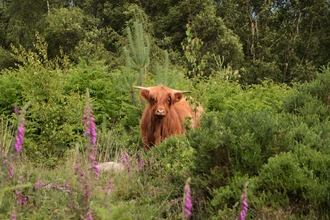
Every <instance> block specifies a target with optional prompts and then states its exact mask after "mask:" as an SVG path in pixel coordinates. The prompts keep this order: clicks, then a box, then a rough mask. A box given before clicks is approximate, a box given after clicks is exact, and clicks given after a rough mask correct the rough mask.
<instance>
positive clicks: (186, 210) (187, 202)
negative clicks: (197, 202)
mask: <svg viewBox="0 0 330 220" xmlns="http://www.w3.org/2000/svg"><path fill="white" fill-rule="evenodd" d="M184 192H185V201H184V202H185V203H184V213H185V215H186V216H187V217H189V216H190V215H191V209H192V202H191V195H190V187H189V185H188V184H186V185H185V187H184Z"/></svg>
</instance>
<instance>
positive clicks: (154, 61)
mask: <svg viewBox="0 0 330 220" xmlns="http://www.w3.org/2000/svg"><path fill="white" fill-rule="evenodd" d="M329 7H330V2H329V1H324V0H323V1H321V0H309V1H299V0H296V1H275V0H274V1H270V0H269V1H254V0H250V1H249V0H244V1H243V0H228V1H212V0H204V1H198V0H182V1H181V0H179V1H171V0H162V1H160V0H153V1H148V0H143V1H139V0H136V1H125V0H121V1H115V0H113V1H106V0H99V1H98V0H95V1H92V0H86V1H83V0H82V1H60V0H49V1H32V0H24V1H19V0H8V1H6V0H0V116H1V118H0V119H1V124H0V149H1V151H0V152H1V154H0V156H1V158H2V160H3V161H5V160H6V159H8V158H10V157H11V156H10V155H13V154H14V153H13V143H14V139H15V134H16V129H17V119H18V116H17V115H16V114H14V112H13V109H14V107H15V106H17V107H18V108H19V109H22V108H23V106H24V105H25V104H26V103H29V107H28V108H27V110H26V115H25V117H26V126H25V137H24V144H23V154H22V155H21V156H20V157H19V158H17V160H15V167H16V169H15V170H16V171H15V175H14V178H10V179H8V177H7V176H8V175H7V173H8V166H6V165H5V163H3V165H2V166H0V168H1V173H2V174H1V175H2V178H1V182H0V184H1V185H0V186H1V187H2V190H1V191H0V217H2V218H3V219H9V218H12V219H13V217H12V216H13V213H15V214H16V215H17V217H18V218H19V219H36V218H39V219H67V218H72V219H77V218H81V219H83V218H86V213H92V215H93V217H94V219H166V218H167V219H178V218H185V216H184V215H183V214H182V199H183V198H182V195H183V186H184V184H185V182H186V180H187V179H188V178H191V182H190V187H191V192H192V201H193V210H192V213H193V214H192V216H191V217H190V218H192V219H235V217H236V216H238V211H239V202H240V196H241V194H242V191H243V187H244V185H245V184H246V183H248V187H247V193H248V196H247V202H248V204H249V209H248V213H247V219H329V215H330V213H329V207H330V168H329V167H330V157H329V155H330V148H329V147H330V123H329V116H330V108H329V102H330V66H329V61H330V50H329V49H328V48H330V37H329V36H330V35H329V34H330V28H329V24H330V13H329V12H330V8H329ZM156 84H163V85H166V86H169V87H171V88H175V89H179V90H190V91H191V93H190V96H191V98H192V99H191V102H197V103H199V104H202V105H203V107H204V108H205V111H206V113H205V114H204V116H203V119H202V124H201V129H197V130H190V129H189V128H187V132H186V134H184V135H181V136H176V137H172V138H168V139H166V140H165V141H164V142H163V143H162V144H160V145H159V146H157V147H156V148H154V149H153V150H151V151H149V152H144V150H143V146H142V143H141V139H140V135H139V132H140V131H139V120H140V118H141V114H142V112H143V109H144V107H145V103H144V102H143V100H141V99H140V97H139V95H138V92H137V91H135V90H133V88H132V86H134V85H138V86H153V85H156ZM87 89H88V91H89V94H90V99H89V98H87V100H89V101H90V104H91V105H92V107H93V110H94V113H93V114H94V116H95V118H96V125H97V134H98V137H97V138H98V139H97V150H98V151H97V152H98V155H97V161H98V162H100V163H101V162H106V161H116V162H120V161H121V159H120V158H121V155H123V154H125V153H127V154H128V155H129V156H130V158H131V160H130V165H131V166H132V168H133V169H132V170H134V168H135V167H136V169H137V170H138V165H137V164H138V161H141V160H142V161H143V163H144V166H143V169H142V171H139V172H124V173H119V174H118V173H111V172H110V173H104V174H102V175H101V177H100V180H99V181H98V182H95V181H93V180H92V179H89V181H88V182H84V183H83V184H84V186H86V188H88V189H93V190H92V191H93V193H92V194H91V195H89V197H88V200H86V199H84V198H85V197H84V195H83V193H82V191H80V190H79V184H82V183H81V182H79V181H80V179H79V177H77V175H75V173H74V169H73V167H74V165H75V164H76V163H77V161H80V160H82V161H84V160H85V161H87V159H86V152H85V151H84V150H85V149H86V147H85V146H86V145H88V144H87V142H86V140H85V138H84V137H83V135H82V134H83V133H84V127H83V123H82V118H83V115H84V105H85V102H86V90H87ZM87 96H88V95H87ZM88 97H89V96H88ZM89 101H88V102H89ZM84 158H85V159H84ZM127 164H128V163H127ZM127 164H126V165H127ZM86 172H88V171H86ZM22 177H24V178H22ZM109 180H111V183H112V184H113V186H114V188H113V189H112V191H111V193H110V194H109V193H104V192H103V190H102V187H103V185H104V184H109ZM41 181H42V182H44V183H47V184H45V186H46V185H47V186H49V184H53V185H52V186H56V187H51V189H49V188H46V187H44V188H41V189H38V190H36V188H34V187H33V186H32V185H34V184H35V183H37V182H41ZM66 183H69V184H70V186H72V188H76V191H74V193H72V194H68V193H67V192H65V191H64V190H62V188H60V187H59V186H64V185H66ZM24 184H26V185H24ZM29 184H30V185H29ZM91 186H93V187H91ZM15 187H16V188H15ZM13 189H19V190H20V195H22V196H23V197H24V198H28V200H27V201H28V202H27V204H24V205H22V204H17V202H16V201H17V198H18V194H17V193H16V191H15V193H14V190H13ZM4 195H5V196H4ZM86 201H87V202H86ZM72 202H73V203H74V204H76V205H74V206H72Z"/></svg>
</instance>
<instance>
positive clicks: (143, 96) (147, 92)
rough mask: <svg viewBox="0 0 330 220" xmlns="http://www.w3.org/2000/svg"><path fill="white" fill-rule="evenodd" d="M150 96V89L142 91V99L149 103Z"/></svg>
mask: <svg viewBox="0 0 330 220" xmlns="http://www.w3.org/2000/svg"><path fill="white" fill-rule="evenodd" d="M149 94H150V91H149V90H148V89H141V90H140V95H141V97H142V98H144V99H145V100H146V101H149Z"/></svg>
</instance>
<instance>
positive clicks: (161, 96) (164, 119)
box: [135, 86, 204, 150]
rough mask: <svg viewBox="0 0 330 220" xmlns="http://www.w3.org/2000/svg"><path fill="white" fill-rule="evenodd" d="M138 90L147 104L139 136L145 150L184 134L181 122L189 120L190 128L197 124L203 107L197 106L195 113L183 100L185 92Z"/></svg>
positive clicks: (160, 89)
mask: <svg viewBox="0 0 330 220" xmlns="http://www.w3.org/2000/svg"><path fill="white" fill-rule="evenodd" d="M135 88H139V89H141V90H140V95H141V97H142V98H143V99H145V100H146V101H147V102H148V106H147V107H146V109H145V111H144V113H143V115H142V119H141V126H140V127H141V135H142V139H143V143H144V147H145V149H146V150H149V149H150V148H151V147H152V146H155V145H157V144H159V143H160V142H162V141H163V140H164V139H165V138H167V137H169V136H172V135H175V134H182V133H183V132H184V126H183V121H184V119H185V118H186V117H190V118H191V127H193V128H196V127H197V126H198V124H199V119H200V116H201V113H202V112H203V111H204V110H203V107H201V106H198V107H197V108H196V109H197V112H194V111H193V108H192V107H191V106H190V105H189V103H188V102H187V100H185V99H184V98H183V93H184V92H185V91H177V90H173V89H171V88H168V87H166V86H155V87H149V88H143V87H135Z"/></svg>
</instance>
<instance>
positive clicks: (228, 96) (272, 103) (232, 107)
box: [203, 77, 292, 112]
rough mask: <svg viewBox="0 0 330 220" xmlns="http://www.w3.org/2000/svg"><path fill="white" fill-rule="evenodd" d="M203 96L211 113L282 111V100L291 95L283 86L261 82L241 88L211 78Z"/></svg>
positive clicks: (231, 83)
mask: <svg viewBox="0 0 330 220" xmlns="http://www.w3.org/2000/svg"><path fill="white" fill-rule="evenodd" d="M205 87H206V89H205V92H204V94H203V97H205V98H206V99H207V100H206V106H205V107H206V108H207V109H209V110H211V111H219V112H225V111H252V112H253V111H259V110H267V111H274V112H276V111H278V110H281V109H282V106H283V98H284V97H286V96H288V95H289V94H291V93H292V91H291V89H290V88H289V87H288V86H285V85H276V84H274V83H273V82H272V81H263V82H262V84H259V85H251V86H246V87H242V86H241V85H240V84H238V83H237V82H230V81H223V80H222V81H220V82H219V80H217V78H216V77H215V78H211V79H210V80H209V81H208V82H207V83H206V85H205Z"/></svg>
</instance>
